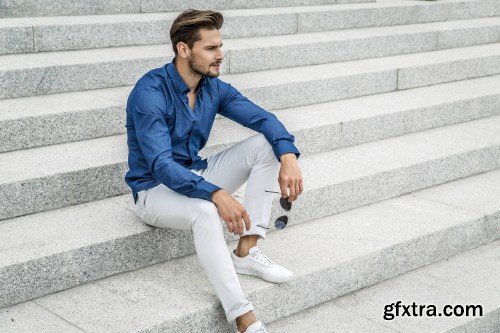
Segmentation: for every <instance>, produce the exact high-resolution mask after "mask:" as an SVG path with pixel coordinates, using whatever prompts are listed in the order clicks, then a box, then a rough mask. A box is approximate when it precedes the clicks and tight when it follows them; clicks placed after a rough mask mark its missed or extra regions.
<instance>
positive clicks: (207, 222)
mask: <svg viewBox="0 0 500 333" xmlns="http://www.w3.org/2000/svg"><path fill="white" fill-rule="evenodd" d="M194 210H195V218H194V221H193V224H198V225H199V226H200V227H202V228H203V229H215V230H219V229H222V224H221V219H220V215H219V211H218V210H217V207H216V206H215V204H214V203H213V202H210V201H207V200H203V199H200V201H198V202H197V204H196V208H194Z"/></svg>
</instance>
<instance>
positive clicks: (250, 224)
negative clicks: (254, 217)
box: [243, 212, 252, 231]
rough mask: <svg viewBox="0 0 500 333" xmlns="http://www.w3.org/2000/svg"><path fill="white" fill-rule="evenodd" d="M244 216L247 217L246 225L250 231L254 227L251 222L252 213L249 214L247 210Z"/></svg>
mask: <svg viewBox="0 0 500 333" xmlns="http://www.w3.org/2000/svg"><path fill="white" fill-rule="evenodd" d="M243 218H244V219H245V225H246V229H247V231H248V230H250V228H251V227H252V223H251V222H250V215H248V213H247V212H245V214H244V215H243Z"/></svg>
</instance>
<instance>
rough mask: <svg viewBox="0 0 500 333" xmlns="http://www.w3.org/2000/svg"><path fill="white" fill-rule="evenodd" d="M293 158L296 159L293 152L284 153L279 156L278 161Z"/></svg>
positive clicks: (291, 159) (292, 159)
mask: <svg viewBox="0 0 500 333" xmlns="http://www.w3.org/2000/svg"><path fill="white" fill-rule="evenodd" d="M295 160H297V155H295V153H284V154H283V155H281V156H280V162H284V161H295Z"/></svg>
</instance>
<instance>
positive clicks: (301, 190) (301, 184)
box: [299, 179, 304, 194]
mask: <svg viewBox="0 0 500 333" xmlns="http://www.w3.org/2000/svg"><path fill="white" fill-rule="evenodd" d="M299 189H300V194H302V192H304V182H303V181H302V179H300V181H299Z"/></svg>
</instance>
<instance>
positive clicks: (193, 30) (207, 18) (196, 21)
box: [170, 9, 224, 55]
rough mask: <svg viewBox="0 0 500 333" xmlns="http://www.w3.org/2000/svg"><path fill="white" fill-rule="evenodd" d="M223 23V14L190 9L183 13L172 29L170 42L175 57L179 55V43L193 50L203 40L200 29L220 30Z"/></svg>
mask: <svg viewBox="0 0 500 333" xmlns="http://www.w3.org/2000/svg"><path fill="white" fill-rule="evenodd" d="M223 22H224V18H223V17H222V14H221V13H219V12H215V11H213V10H196V9H188V10H185V11H183V12H182V13H181V14H180V15H179V16H177V18H176V19H175V20H174V23H172V27H171V28H170V40H171V41H172V48H173V49H174V52H175V55H177V43H179V42H184V43H186V44H187V45H188V46H189V48H192V47H193V44H194V43H195V42H196V41H199V40H200V39H201V38H200V33H199V30H200V28H207V29H210V30H213V29H217V30H219V29H220V28H221V27H222V23H223Z"/></svg>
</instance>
